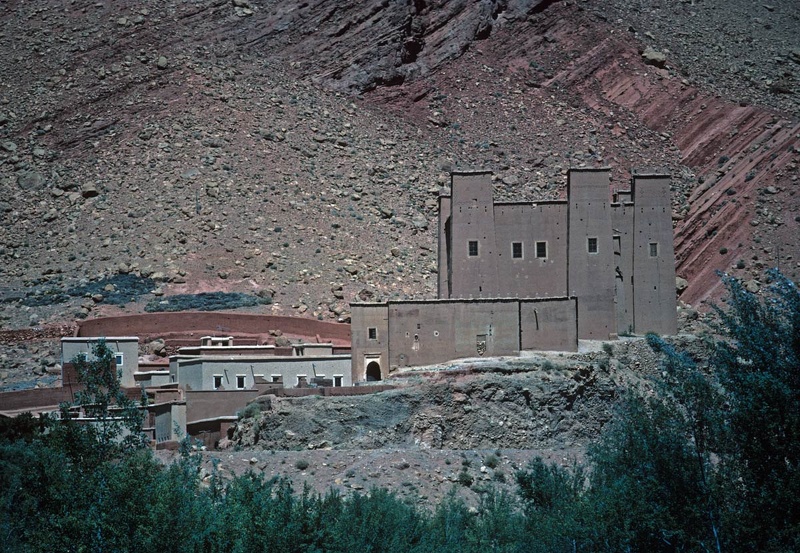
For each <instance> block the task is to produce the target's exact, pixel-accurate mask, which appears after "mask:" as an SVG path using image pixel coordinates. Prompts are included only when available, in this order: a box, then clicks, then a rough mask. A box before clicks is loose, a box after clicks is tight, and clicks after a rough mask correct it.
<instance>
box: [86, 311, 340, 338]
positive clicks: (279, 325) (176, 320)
mask: <svg viewBox="0 0 800 553" xmlns="http://www.w3.org/2000/svg"><path fill="white" fill-rule="evenodd" d="M270 330H280V331H281V332H283V333H284V334H289V335H295V336H304V337H314V338H315V339H316V338H317V337H318V338H319V339H320V340H321V341H323V342H325V341H333V342H334V343H339V344H344V343H350V325H348V324H343V323H330V322H325V321H317V320H315V319H305V318H301V317H283V316H279V315H254V314H249V313H224V312H219V311H214V312H205V311H178V312H175V313H141V314H137V315H121V316H117V317H101V318H98V319H89V320H85V321H80V322H79V323H78V328H77V330H76V332H75V335H76V336H106V337H108V336H139V338H140V339H141V340H142V341H144V340H145V339H146V340H152V339H155V338H158V337H161V336H170V337H171V338H172V339H176V338H178V336H176V335H177V334H184V335H185V337H186V339H191V340H194V341H195V343H196V340H198V339H199V338H200V337H201V336H205V335H226V334H233V335H235V334H245V335H258V334H269V331H270Z"/></svg>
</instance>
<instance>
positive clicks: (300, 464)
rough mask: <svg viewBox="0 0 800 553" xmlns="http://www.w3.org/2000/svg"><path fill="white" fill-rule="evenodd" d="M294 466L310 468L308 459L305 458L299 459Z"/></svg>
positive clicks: (298, 468) (303, 468)
mask: <svg viewBox="0 0 800 553" xmlns="http://www.w3.org/2000/svg"><path fill="white" fill-rule="evenodd" d="M294 468H296V469H297V470H306V469H307V468H308V461H306V460H305V459H298V460H297V461H296V462H295V463H294Z"/></svg>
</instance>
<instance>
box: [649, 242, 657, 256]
mask: <svg viewBox="0 0 800 553" xmlns="http://www.w3.org/2000/svg"><path fill="white" fill-rule="evenodd" d="M650 257H658V242H650Z"/></svg>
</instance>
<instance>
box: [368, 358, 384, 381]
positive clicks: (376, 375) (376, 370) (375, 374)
mask: <svg viewBox="0 0 800 553" xmlns="http://www.w3.org/2000/svg"><path fill="white" fill-rule="evenodd" d="M378 380H381V366H380V365H379V364H378V362H377V361H371V362H370V364H369V365H367V382H376V381H378Z"/></svg>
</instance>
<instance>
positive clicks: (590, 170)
mask: <svg viewBox="0 0 800 553" xmlns="http://www.w3.org/2000/svg"><path fill="white" fill-rule="evenodd" d="M568 171H572V172H573V173H599V172H601V171H611V166H609V165H603V166H601V167H570V168H569V169H568Z"/></svg>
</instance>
